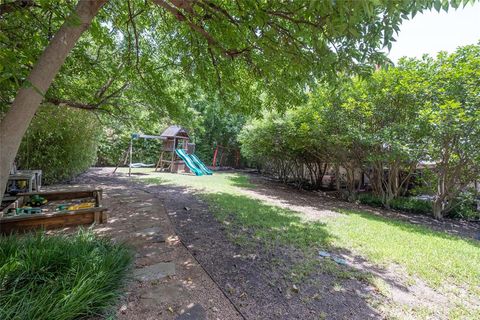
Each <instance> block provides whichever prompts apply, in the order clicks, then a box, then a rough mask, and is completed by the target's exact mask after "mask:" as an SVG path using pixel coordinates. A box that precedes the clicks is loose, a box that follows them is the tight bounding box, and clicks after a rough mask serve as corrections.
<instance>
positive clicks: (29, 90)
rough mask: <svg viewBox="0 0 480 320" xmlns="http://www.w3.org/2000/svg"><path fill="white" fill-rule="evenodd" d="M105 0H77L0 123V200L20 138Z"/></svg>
mask: <svg viewBox="0 0 480 320" xmlns="http://www.w3.org/2000/svg"><path fill="white" fill-rule="evenodd" d="M107 1H108V0H80V1H79V2H78V4H77V6H76V8H75V12H72V13H71V14H70V16H69V17H67V19H66V20H65V22H64V23H63V25H62V26H61V27H60V29H59V30H58V31H57V33H56V34H55V36H54V37H53V39H52V40H51V41H50V43H49V44H48V46H47V47H46V48H45V50H44V51H43V53H42V55H41V56H40V58H39V59H38V61H37V63H36V64H35V66H34V67H33V69H32V71H31V72H30V75H29V76H28V78H27V79H26V80H25V83H24V84H23V86H22V87H21V88H20V90H18V93H17V96H16V97H15V100H14V101H13V103H12V105H11V106H10V109H9V110H8V112H7V114H6V115H5V117H4V118H3V119H2V121H1V123H0V201H1V199H2V198H3V192H4V190H5V188H6V185H7V180H8V175H9V173H10V169H11V166H12V164H13V161H14V160H15V157H16V155H17V152H18V148H19V147H20V143H21V142H22V138H23V136H24V134H25V132H26V130H27V128H28V125H29V124H30V121H31V120H32V118H33V116H34V115H35V112H36V111H37V109H38V107H39V106H40V103H41V102H42V100H43V97H44V95H45V93H46V92H47V90H48V88H49V87H50V85H51V83H52V81H53V79H54V78H55V75H56V74H57V73H58V71H59V70H60V67H61V66H62V65H63V63H64V62H65V59H66V58H67V56H68V54H69V53H70V51H71V50H72V48H73V47H74V45H75V43H76V42H77V41H78V39H79V38H80V36H81V35H82V33H83V32H84V31H85V30H86V29H87V28H88V27H89V25H90V23H91V22H92V19H93V18H94V17H95V16H96V14H97V13H98V11H99V10H100V8H101V7H102V6H103V5H104V4H105V3H106V2H107Z"/></svg>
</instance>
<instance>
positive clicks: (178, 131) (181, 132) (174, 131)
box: [161, 126, 188, 138]
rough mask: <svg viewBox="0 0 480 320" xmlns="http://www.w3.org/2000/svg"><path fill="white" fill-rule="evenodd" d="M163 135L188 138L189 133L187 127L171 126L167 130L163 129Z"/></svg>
mask: <svg viewBox="0 0 480 320" xmlns="http://www.w3.org/2000/svg"><path fill="white" fill-rule="evenodd" d="M161 136H162V137H165V138H175V137H177V138H178V137H183V138H188V133H187V131H186V130H185V129H183V128H182V127H180V126H170V127H168V128H167V129H166V130H165V131H163V133H162V135H161Z"/></svg>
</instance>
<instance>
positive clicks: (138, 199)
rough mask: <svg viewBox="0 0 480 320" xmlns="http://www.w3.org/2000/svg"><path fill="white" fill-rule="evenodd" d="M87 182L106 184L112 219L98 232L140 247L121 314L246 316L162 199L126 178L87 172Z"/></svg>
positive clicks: (143, 319)
mask: <svg viewBox="0 0 480 320" xmlns="http://www.w3.org/2000/svg"><path fill="white" fill-rule="evenodd" d="M76 182H78V183H80V184H81V187H82V188H86V187H88V186H89V185H90V186H92V187H93V186H96V187H101V188H103V190H104V205H105V206H107V207H108V208H109V213H108V215H109V218H108V223H107V224H104V225H99V226H97V227H95V232H97V233H98V234H102V235H108V236H109V237H111V238H112V239H114V241H122V242H126V243H127V244H129V245H130V246H132V247H133V248H134V250H135V269H134V270H133V276H132V278H133V279H132V280H131V281H130V284H129V286H128V288H127V292H126V294H125V296H124V298H123V299H122V301H121V303H120V304H119V309H118V312H117V317H118V319H128V320H136V319H139V320H140V319H141V320H150V319H222V320H223V319H232V320H235V319H242V316H241V315H240V314H239V313H238V311H237V310H236V309H235V307H234V305H233V304H232V303H231V302H230V301H229V300H228V298H227V297H226V296H225V295H224V293H223V292H222V291H221V290H220V288H219V287H218V286H217V284H216V283H215V282H214V281H213V280H212V279H211V278H210V276H209V275H208V274H207V273H206V271H205V270H204V269H203V268H202V267H201V266H200V265H199V263H198V262H197V261H196V260H195V258H194V257H193V256H192V255H191V254H190V253H189V251H188V250H187V248H186V247H185V246H184V245H183V244H182V243H181V241H180V240H179V238H178V236H177V235H176V233H175V231H174V228H173V226H172V224H171V222H170V219H169V217H168V215H167V212H166V210H165V208H164V205H163V203H162V201H161V200H160V199H158V198H157V197H155V195H152V194H150V193H147V192H145V191H143V190H140V189H137V188H135V187H133V185H130V184H129V183H127V182H126V181H125V183H122V184H118V180H115V179H112V178H108V177H106V176H103V177H102V176H95V175H88V174H87V175H83V176H82V177H81V178H80V179H79V180H77V181H76Z"/></svg>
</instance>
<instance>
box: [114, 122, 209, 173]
mask: <svg viewBox="0 0 480 320" xmlns="http://www.w3.org/2000/svg"><path fill="white" fill-rule="evenodd" d="M137 139H158V140H162V148H161V151H160V156H159V159H158V161H157V164H156V166H155V171H169V172H173V173H178V172H185V173H190V172H192V173H194V174H195V175H197V176H202V175H211V174H212V171H210V169H208V168H207V167H206V166H205V164H204V163H203V162H202V161H201V160H200V159H199V158H198V157H197V156H196V155H195V154H194V152H195V144H194V143H189V141H190V137H189V136H188V133H187V131H186V130H185V129H183V128H182V127H179V126H170V127H168V128H167V129H166V130H165V131H164V132H163V133H162V134H161V135H160V136H155V135H145V134H140V133H132V135H131V139H130V144H129V147H128V148H127V149H126V150H125V152H124V153H123V155H122V157H121V158H120V161H119V162H118V164H117V166H116V167H115V170H113V173H115V172H116V171H117V169H118V167H119V166H120V164H121V163H122V162H123V164H124V165H126V164H127V162H128V163H129V165H128V175H129V176H130V175H131V173H132V168H141V167H153V166H154V165H153V164H144V163H132V157H133V142H134V140H137Z"/></svg>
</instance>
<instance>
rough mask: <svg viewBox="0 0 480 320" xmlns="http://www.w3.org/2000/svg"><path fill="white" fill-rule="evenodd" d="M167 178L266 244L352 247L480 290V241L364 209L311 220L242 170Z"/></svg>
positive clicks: (430, 279)
mask: <svg viewBox="0 0 480 320" xmlns="http://www.w3.org/2000/svg"><path fill="white" fill-rule="evenodd" d="M161 178H162V179H165V180H168V183H172V184H177V185H181V186H187V187H192V188H194V189H196V190H199V191H200V192H201V193H202V194H203V195H202V197H204V198H205V199H206V200H207V201H208V203H209V204H210V205H211V206H212V211H213V213H214V214H215V215H216V217H217V218H218V219H219V220H228V221H231V222H235V223H236V224H237V225H238V226H241V227H243V228H245V229H246V230H248V232H249V233H250V234H252V235H253V237H254V238H256V239H260V240H262V241H263V242H264V243H265V244H266V245H268V244H272V243H273V244H275V243H281V244H287V245H293V246H296V247H298V248H300V249H302V250H304V251H305V250H308V249H312V248H319V247H322V248H325V247H331V248H337V249H342V250H349V251H352V252H353V253H354V254H358V255H361V256H363V257H365V258H367V259H368V260H369V261H371V262H373V263H375V264H378V265H380V266H386V265H389V264H391V263H395V264H398V265H400V266H401V267H403V268H404V269H405V270H406V272H407V273H408V274H409V275H411V276H417V277H419V278H421V279H423V280H424V281H425V282H426V283H427V284H429V285H430V286H432V287H436V288H439V287H441V286H442V285H443V284H449V285H453V286H456V287H461V288H465V289H467V290H469V291H470V292H474V293H478V294H480V290H479V289H478V288H479V287H480V244H479V242H478V241H475V240H467V239H464V238H460V237H456V236H450V235H447V234H446V233H444V232H437V231H433V230H431V229H429V228H427V227H424V226H421V225H414V224H411V223H408V222H405V221H398V220H393V219H389V218H384V217H379V216H376V215H373V214H370V213H367V212H362V211H347V210H337V211H338V212H340V213H341V215H340V216H339V217H335V218H328V219H323V220H320V221H317V222H306V221H304V220H303V219H302V217H301V215H300V214H299V213H297V212H294V211H291V210H288V209H282V208H279V207H276V206H271V205H268V204H265V203H264V202H262V201H260V200H257V199H254V198H252V197H254V196H253V195H251V194H250V195H248V194H246V193H245V192H244V191H243V188H245V187H244V186H246V187H247V188H248V189H253V188H252V186H250V185H249V183H248V180H245V179H246V177H244V176H242V175H238V174H237V175H235V174H231V173H229V174H214V175H213V176H210V177H194V176H187V175H172V174H163V175H162V176H161ZM164 182H165V181H164ZM253 190H254V189H253ZM332 210H335V208H332ZM238 236H239V237H245V235H242V236H240V235H238Z"/></svg>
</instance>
